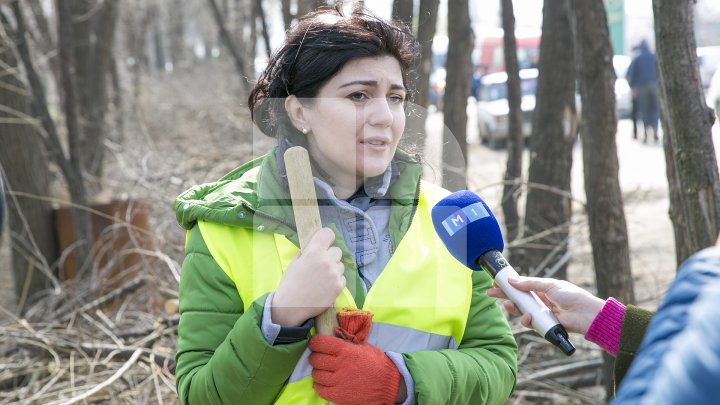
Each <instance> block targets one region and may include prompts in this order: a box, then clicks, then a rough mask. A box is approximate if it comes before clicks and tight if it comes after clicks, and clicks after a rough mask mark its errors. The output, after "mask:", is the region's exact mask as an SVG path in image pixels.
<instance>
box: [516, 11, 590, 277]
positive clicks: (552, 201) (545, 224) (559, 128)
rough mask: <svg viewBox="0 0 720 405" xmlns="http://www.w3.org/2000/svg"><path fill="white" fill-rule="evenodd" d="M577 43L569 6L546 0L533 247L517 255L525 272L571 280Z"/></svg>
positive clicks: (528, 226) (530, 215) (531, 179)
mask: <svg viewBox="0 0 720 405" xmlns="http://www.w3.org/2000/svg"><path fill="white" fill-rule="evenodd" d="M574 38H575V36H574V32H573V19H572V12H571V10H570V3H569V1H568V0H545V3H544V6H543V30H542V41H541V44H540V64H539V70H540V75H539V77H538V86H537V93H536V99H537V101H536V104H535V112H534V115H533V134H532V141H531V145H530V146H531V148H532V151H531V160H530V168H529V175H528V195H527V204H526V209H525V226H524V230H523V231H524V235H523V236H524V238H526V239H525V240H526V241H527V242H526V243H525V245H524V247H523V248H522V251H520V249H518V251H517V252H518V253H521V254H520V256H521V257H520V261H519V263H520V266H519V267H520V268H521V271H522V272H524V273H530V272H532V273H536V272H539V271H542V270H547V271H549V272H551V273H554V274H553V275H554V276H555V277H559V278H565V277H566V267H567V261H568V259H569V256H568V235H569V231H570V215H571V206H570V203H571V198H570V171H571V169H572V147H573V143H574V142H575V138H576V135H577V113H576V111H575V51H574V45H573V44H574ZM515 263H518V261H517V260H516V261H515ZM547 271H546V275H547Z"/></svg>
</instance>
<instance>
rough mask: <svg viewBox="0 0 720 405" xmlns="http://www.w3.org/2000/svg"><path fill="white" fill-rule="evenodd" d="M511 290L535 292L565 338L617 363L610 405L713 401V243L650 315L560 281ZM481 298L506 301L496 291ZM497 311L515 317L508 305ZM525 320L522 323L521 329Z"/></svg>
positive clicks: (716, 363) (716, 359)
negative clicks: (574, 336)
mask: <svg viewBox="0 0 720 405" xmlns="http://www.w3.org/2000/svg"><path fill="white" fill-rule="evenodd" d="M510 284H512V285H513V286H515V287H516V288H518V289H520V290H523V291H535V292H536V293H537V294H538V296H539V297H540V298H541V299H542V300H543V301H545V303H546V304H547V305H548V307H549V308H550V309H551V310H552V311H553V313H554V314H555V315H556V316H557V318H558V320H559V321H560V323H562V324H563V326H565V328H566V329H567V330H568V332H574V333H581V334H583V335H584V336H585V339H587V340H588V341H591V342H593V343H596V344H597V345H599V346H600V347H601V348H603V349H604V350H605V351H607V352H608V353H610V354H611V355H613V356H616V360H615V375H614V379H615V386H616V387H619V389H618V390H617V396H616V398H615V401H614V403H615V404H660V403H661V404H678V405H679V404H686V403H687V404H690V403H691V404H716V403H717V400H718V398H720V384H718V381H720V322H718V319H720V306H718V305H717V302H718V299H719V298H720V239H718V242H717V243H716V246H714V247H710V248H707V249H704V250H702V251H700V252H698V253H696V254H694V255H693V256H692V257H690V258H688V259H687V260H686V261H685V262H684V263H683V264H682V265H681V266H680V268H679V269H678V273H677V277H676V278H675V280H673V282H672V284H671V285H670V287H669V288H668V291H667V293H666V294H665V297H664V298H663V300H662V301H661V303H660V305H659V307H658V310H657V312H655V313H654V314H653V313H652V312H650V311H647V310H644V309H641V308H638V307H635V306H632V305H628V306H625V305H623V304H622V303H620V302H618V301H617V300H615V299H614V298H612V297H611V298H608V299H607V300H602V299H600V298H598V297H595V296H594V295H592V294H590V293H589V292H587V291H585V290H584V289H582V288H580V287H578V286H575V285H574V284H572V283H570V282H567V281H563V280H555V279H545V278H535V277H519V278H517V279H512V280H510ZM487 293H488V295H489V296H491V297H496V298H506V297H505V294H504V293H503V292H502V290H500V289H498V288H493V289H490V290H488V292H487ZM503 306H504V307H505V308H506V309H507V310H508V311H509V312H510V313H513V314H516V315H520V312H519V311H518V309H517V308H516V307H515V305H513V304H512V303H511V302H510V301H503ZM531 321H532V318H531V317H530V316H529V315H523V316H522V318H521V323H522V324H523V325H525V326H526V327H530V322H531Z"/></svg>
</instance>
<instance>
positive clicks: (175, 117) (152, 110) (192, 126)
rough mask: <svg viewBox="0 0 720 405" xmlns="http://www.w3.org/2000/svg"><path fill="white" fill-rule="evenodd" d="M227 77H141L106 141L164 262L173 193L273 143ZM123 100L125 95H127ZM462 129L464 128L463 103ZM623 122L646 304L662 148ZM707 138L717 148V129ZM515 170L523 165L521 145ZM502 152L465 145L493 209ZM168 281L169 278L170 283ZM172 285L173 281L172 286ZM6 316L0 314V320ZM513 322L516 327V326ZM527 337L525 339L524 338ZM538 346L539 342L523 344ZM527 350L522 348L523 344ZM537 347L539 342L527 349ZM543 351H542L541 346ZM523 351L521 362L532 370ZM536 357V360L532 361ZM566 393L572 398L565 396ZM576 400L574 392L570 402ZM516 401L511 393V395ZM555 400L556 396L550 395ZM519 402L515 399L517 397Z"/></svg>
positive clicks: (583, 237) (0, 272)
mask: <svg viewBox="0 0 720 405" xmlns="http://www.w3.org/2000/svg"><path fill="white" fill-rule="evenodd" d="M239 94H240V90H239V85H238V83H237V79H236V77H235V76H234V73H233V71H232V68H231V67H230V65H229V64H225V63H222V62H218V61H211V62H207V64H205V65H202V66H197V67H196V68H194V69H193V70H186V71H182V72H176V73H175V74H173V75H166V74H155V75H153V76H151V77H145V78H143V81H142V82H141V87H140V92H139V98H138V99H137V100H127V104H128V105H132V106H133V107H132V108H128V109H126V111H125V117H126V127H125V134H124V136H123V137H122V138H121V137H119V136H117V135H115V136H113V138H112V139H111V140H110V141H109V143H108V144H109V146H110V151H111V152H110V154H109V155H108V158H107V159H108V160H107V170H106V173H107V189H108V191H109V194H110V195H113V196H115V197H117V198H127V197H131V198H135V199H142V200H145V201H147V202H148V203H149V204H150V207H151V225H152V229H153V233H154V235H155V238H156V241H155V247H156V248H157V250H158V251H160V252H162V253H163V254H165V255H167V258H168V260H169V263H170V264H172V265H174V266H179V263H181V261H182V246H183V238H184V231H183V230H182V229H180V227H179V226H178V225H177V224H176V222H175V219H174V208H173V200H174V198H175V196H177V195H178V194H179V193H180V192H182V191H183V190H185V189H187V188H188V187H190V186H192V185H195V184H200V183H203V182H208V181H213V180H215V179H217V178H219V177H220V176H222V175H223V174H224V173H226V172H228V171H230V170H231V169H232V168H234V167H236V166H237V165H238V164H240V163H242V162H244V161H246V160H247V159H249V158H250V157H251V156H257V155H259V154H261V153H263V152H265V151H266V150H267V149H268V148H270V147H271V146H272V144H273V141H272V140H271V139H269V138H266V137H264V136H263V135H261V134H259V133H258V132H257V131H256V130H255V131H253V130H252V128H253V127H252V125H251V124H250V118H249V114H248V113H247V108H246V107H244V105H245V104H246V101H245V100H244V99H243V98H241V97H240V96H239ZM127 97H130V96H129V95H128V96H127ZM468 111H469V113H470V118H469V125H468V127H469V129H470V135H471V136H472V135H473V131H474V125H473V122H474V121H473V120H474V117H473V116H472V112H473V111H474V109H473V108H472V106H470V107H469V108H468ZM441 126H442V116H441V115H440V114H439V113H436V112H434V113H431V114H430V119H429V120H428V122H427V130H428V134H429V135H428V147H427V153H426V156H425V157H426V159H427V161H428V164H429V165H431V166H432V165H433V162H434V161H435V160H434V157H433V151H435V150H436V146H435V145H437V141H436V140H437V139H438V137H439V133H440V132H439V131H440V128H441ZM630 126H631V123H630V122H629V121H626V120H624V121H621V122H620V124H619V126H618V135H617V143H618V154H619V160H620V184H621V187H622V190H623V199H624V203H625V215H626V218H627V224H628V231H629V236H630V248H631V260H632V271H633V278H634V280H635V292H636V298H637V300H638V304H639V305H641V306H645V307H647V308H649V309H653V308H654V307H655V306H656V305H657V301H658V298H659V297H660V296H661V295H662V293H663V291H664V290H665V288H666V286H667V285H668V283H669V282H670V281H671V280H672V278H673V277H674V274H675V268H676V265H675V256H674V249H673V245H674V242H673V232H672V226H671V223H670V220H669V218H668V214H667V212H668V196H667V180H666V178H665V164H664V153H663V149H662V145H661V144H659V143H657V144H643V143H641V142H638V141H635V140H633V139H632V136H631V132H630ZM714 138H715V145H718V144H719V143H720V142H718V135H717V131H716V133H715V136H714ZM581 148H582V145H581V143H579V142H578V144H577V145H576V146H575V150H574V156H573V158H574V165H573V174H572V193H573V196H574V199H575V200H576V202H575V203H574V204H573V207H574V214H573V215H574V222H573V223H574V225H573V228H572V235H573V238H572V243H571V247H572V254H573V255H572V261H571V263H570V267H569V270H568V274H569V279H570V281H572V282H574V283H576V284H578V285H580V286H583V287H585V288H587V289H589V290H591V291H594V288H595V287H594V286H595V282H594V277H595V276H594V271H593V269H592V257H591V250H590V245H589V241H588V231H587V220H586V218H585V216H584V214H583V201H584V200H585V196H584V189H583V176H582V164H581V163H582V153H581V151H582V149H581ZM525 158H526V162H525V168H527V152H526V156H525ZM505 164H506V152H505V151H504V150H490V149H488V148H486V147H484V146H481V145H478V144H471V146H470V151H469V167H470V169H469V176H468V178H469V183H470V188H471V189H472V190H473V191H476V192H478V193H479V194H480V195H481V196H482V197H483V199H484V200H485V201H487V202H488V203H489V204H490V207H491V209H493V211H494V212H495V213H499V212H501V211H502V210H501V209H500V207H499V201H500V197H501V194H502V185H501V183H500V182H501V179H502V177H503V173H504V170H505ZM426 173H427V174H426V177H427V178H428V179H430V180H432V179H433V177H434V175H435V174H436V173H439V170H437V169H434V170H433V169H432V168H429V170H427V172H426ZM4 242H5V243H3V244H2V247H1V248H0V307H2V308H5V309H6V310H8V311H9V312H10V313H13V312H14V306H13V303H14V292H13V289H12V286H13V283H12V279H11V272H10V271H9V269H10V263H9V243H8V241H7V235H6V240H5V241H4ZM171 286H172V285H171ZM174 288H177V285H175V286H174ZM3 322H12V321H11V320H10V319H9V315H8V314H7V313H4V312H3V311H0V325H2V324H3ZM520 328H521V327H520ZM572 339H573V341H574V342H576V343H577V344H578V345H579V346H580V350H579V352H582V353H583V354H582V356H583V357H579V358H580V359H582V358H590V359H592V358H599V355H598V351H597V349H593V348H592V345H586V344H583V343H582V337H580V336H573V337H572ZM530 341H531V342H534V341H532V339H530ZM536 343H537V344H539V345H542V344H543V343H542V341H539V342H535V343H532V344H531V347H534V346H532V345H534V344H536ZM528 350H529V349H528ZM533 350H534V351H535V352H534V353H543V352H544V351H546V350H547V348H544V349H543V348H540V349H533ZM550 351H552V349H551V350H550ZM528 353H530V351H528V352H525V353H524V354H523V356H525V357H524V358H522V359H521V361H525V363H523V364H524V365H523V366H521V368H522V367H526V369H527V370H531V369H532V365H527V364H528V362H530V360H529V357H532V356H531V354H528ZM542 364H544V363H542ZM543 367H544V366H543ZM603 392H604V391H603V390H602V389H601V387H599V386H595V388H594V391H593V390H592V389H591V390H590V391H588V390H585V391H584V392H582V393H580V394H578V395H579V396H578V395H576V396H575V397H573V396H572V395H569V394H568V396H565V397H563V399H562V400H560V401H562V403H578V401H580V402H583V401H586V399H587V398H593V397H594V398H595V400H594V401H595V402H600V403H602V401H601V400H598V398H602V396H603V395H604V394H603ZM573 398H575V399H573ZM578 398H580V399H578ZM515 399H516V400H518V401H519V400H521V398H518V397H517V396H516V397H515ZM550 400H551V401H556V402H555V403H558V402H557V401H558V399H557V398H554V399H550ZM521 403H522V402H521Z"/></svg>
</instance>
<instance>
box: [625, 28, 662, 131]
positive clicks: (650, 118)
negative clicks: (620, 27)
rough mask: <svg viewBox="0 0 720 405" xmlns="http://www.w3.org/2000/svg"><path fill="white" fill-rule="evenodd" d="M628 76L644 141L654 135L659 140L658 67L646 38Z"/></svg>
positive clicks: (631, 64) (639, 47)
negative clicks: (641, 125) (638, 113)
mask: <svg viewBox="0 0 720 405" xmlns="http://www.w3.org/2000/svg"><path fill="white" fill-rule="evenodd" d="M627 78H628V84H629V85H630V88H631V89H632V96H633V98H634V99H636V100H637V108H638V110H640V117H641V118H642V121H643V127H644V135H645V137H644V142H647V141H648V137H653V138H654V139H655V141H657V140H658V139H659V137H658V121H659V120H660V100H659V95H658V85H657V69H656V61H655V54H654V53H653V52H652V51H651V50H650V46H649V45H648V43H647V41H646V40H642V41H641V42H640V44H639V45H638V51H637V55H636V56H635V57H634V58H633V60H632V62H631V63H630V67H629V68H628V74H627Z"/></svg>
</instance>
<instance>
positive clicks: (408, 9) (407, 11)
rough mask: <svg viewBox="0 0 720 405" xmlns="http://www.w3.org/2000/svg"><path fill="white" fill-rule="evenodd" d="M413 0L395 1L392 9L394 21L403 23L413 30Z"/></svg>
mask: <svg viewBox="0 0 720 405" xmlns="http://www.w3.org/2000/svg"><path fill="white" fill-rule="evenodd" d="M413 3H414V1H413V0H394V1H393V7H392V18H393V20H397V21H402V22H404V23H405V25H407V26H408V27H410V30H412V25H413V11H414V10H413V7H414V6H413Z"/></svg>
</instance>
